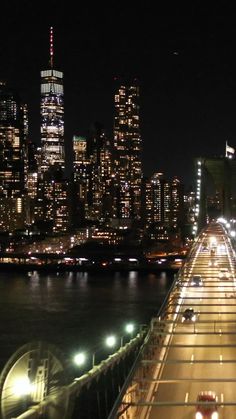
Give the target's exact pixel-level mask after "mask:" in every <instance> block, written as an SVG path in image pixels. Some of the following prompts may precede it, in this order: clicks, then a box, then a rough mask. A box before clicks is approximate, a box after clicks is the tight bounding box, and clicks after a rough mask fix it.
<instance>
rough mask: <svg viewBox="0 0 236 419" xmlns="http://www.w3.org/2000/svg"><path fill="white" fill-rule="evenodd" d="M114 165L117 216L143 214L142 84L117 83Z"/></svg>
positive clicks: (138, 217)
mask: <svg viewBox="0 0 236 419" xmlns="http://www.w3.org/2000/svg"><path fill="white" fill-rule="evenodd" d="M114 111H115V115H114V152H115V160H114V165H115V167H114V169H115V183H116V187H117V195H118V199H117V204H118V205H117V217H118V218H125V219H133V220H139V219H140V217H141V180H142V164H141V149H142V141H141V135H140V121H139V86H138V85H137V83H136V82H134V83H132V84H129V85H127V84H123V83H122V84H118V86H117V89H116V92H115V109H114Z"/></svg>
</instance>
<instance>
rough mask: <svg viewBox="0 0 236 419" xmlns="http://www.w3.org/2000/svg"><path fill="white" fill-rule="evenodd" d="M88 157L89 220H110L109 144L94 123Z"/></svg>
mask: <svg viewBox="0 0 236 419" xmlns="http://www.w3.org/2000/svg"><path fill="white" fill-rule="evenodd" d="M88 140H89V141H88V146H89V150H88V151H89V155H90V162H91V163H90V185H89V207H90V214H89V216H90V218H91V219H93V220H99V221H104V219H105V218H112V194H111V183H112V157H111V144H110V141H109V140H108V138H107V136H106V133H105V130H104V128H103V126H102V124H100V123H99V122H95V123H94V124H93V125H92V126H91V128H90V132H89V138H88Z"/></svg>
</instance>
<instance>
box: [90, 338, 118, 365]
mask: <svg viewBox="0 0 236 419" xmlns="http://www.w3.org/2000/svg"><path fill="white" fill-rule="evenodd" d="M115 344H116V337H115V336H113V335H111V336H108V337H107V338H106V339H105V345H106V346H108V348H112V347H113V346H115ZM98 351H99V349H98V350H97V351H94V352H93V355H92V365H93V367H94V366H95V361H96V358H95V356H96V353H97V352H98Z"/></svg>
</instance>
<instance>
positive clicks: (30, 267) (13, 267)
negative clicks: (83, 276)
mask: <svg viewBox="0 0 236 419" xmlns="http://www.w3.org/2000/svg"><path fill="white" fill-rule="evenodd" d="M179 269H180V267H171V266H169V265H168V264H163V265H154V266H153V264H152V265H139V266H117V265H111V266H81V265H58V264H44V265H35V264H17V263H0V272H9V271H15V272H18V271H20V272H28V271H40V272H65V271H69V272H70V271H73V272H91V273H109V272H130V271H137V272H150V273H152V272H153V273H155V272H161V271H170V272H173V273H175V272H178V270H179Z"/></svg>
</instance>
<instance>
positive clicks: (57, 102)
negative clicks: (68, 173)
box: [40, 27, 65, 173]
mask: <svg viewBox="0 0 236 419" xmlns="http://www.w3.org/2000/svg"><path fill="white" fill-rule="evenodd" d="M49 62H50V65H49V69H48V70H44V71H41V106H40V110H41V146H42V166H41V171H42V173H44V172H47V171H48V170H50V171H52V170H54V169H55V170H62V171H64V169H65V148H64V90H63V73H62V72H61V71H57V70H55V69H54V47H53V28H52V27H51V28H50V61H49Z"/></svg>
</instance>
